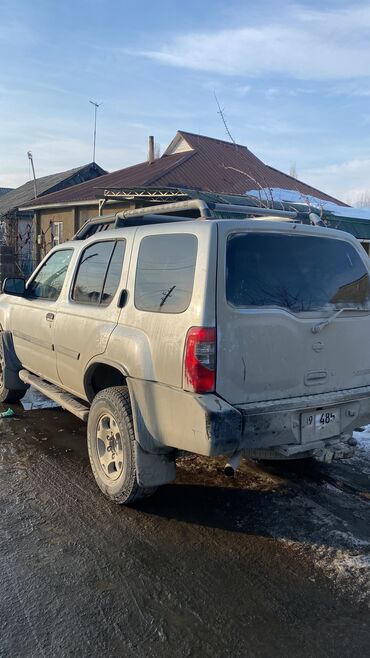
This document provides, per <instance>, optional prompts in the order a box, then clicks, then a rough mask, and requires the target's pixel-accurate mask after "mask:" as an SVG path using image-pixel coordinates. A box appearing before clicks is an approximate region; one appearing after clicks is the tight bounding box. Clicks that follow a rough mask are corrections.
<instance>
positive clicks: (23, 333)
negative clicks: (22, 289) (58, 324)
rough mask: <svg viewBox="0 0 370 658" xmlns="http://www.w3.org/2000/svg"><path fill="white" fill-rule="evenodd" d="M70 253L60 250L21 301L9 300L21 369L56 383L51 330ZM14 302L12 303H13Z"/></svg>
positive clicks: (37, 273)
mask: <svg viewBox="0 0 370 658" xmlns="http://www.w3.org/2000/svg"><path fill="white" fill-rule="evenodd" d="M72 254H73V249H60V250H58V251H55V252H53V253H52V254H51V255H50V256H49V258H48V259H47V260H46V261H45V262H44V263H43V264H42V265H41V267H40V268H39V269H38V270H36V272H35V274H34V276H33V277H32V278H31V279H30V281H29V282H28V284H27V288H26V294H25V296H24V297H14V298H12V305H11V311H10V327H11V331H12V334H13V341H14V348H15V351H16V354H17V356H18V358H19V360H20V361H21V363H22V365H23V367H24V368H26V369H27V370H30V371H31V372H33V373H36V374H38V375H40V376H41V377H43V378H45V379H47V380H49V381H51V382H54V383H58V381H59V379H58V374H57V368H56V356H55V349H54V326H55V318H56V315H57V312H58V304H59V296H60V293H61V291H62V288H63V284H64V281H65V278H66V275H67V271H68V266H69V263H70V260H71V257H72ZM13 300H14V301H13Z"/></svg>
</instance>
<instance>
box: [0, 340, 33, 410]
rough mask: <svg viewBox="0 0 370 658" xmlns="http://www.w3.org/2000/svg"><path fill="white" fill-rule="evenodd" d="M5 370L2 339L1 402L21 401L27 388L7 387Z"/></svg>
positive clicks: (0, 361)
mask: <svg viewBox="0 0 370 658" xmlns="http://www.w3.org/2000/svg"><path fill="white" fill-rule="evenodd" d="M4 371H5V359H4V351H3V345H2V341H0V402H19V400H21V399H22V398H23V396H24V395H25V394H26V391H27V389H14V388H7V387H6V386H5V379H4Z"/></svg>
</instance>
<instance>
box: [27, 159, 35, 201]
mask: <svg viewBox="0 0 370 658" xmlns="http://www.w3.org/2000/svg"><path fill="white" fill-rule="evenodd" d="M27 155H28V159H29V161H30V163H31V167H32V173H33V189H34V192H35V199H36V197H37V185H36V174H35V167H34V166H33V157H32V153H31V151H27Z"/></svg>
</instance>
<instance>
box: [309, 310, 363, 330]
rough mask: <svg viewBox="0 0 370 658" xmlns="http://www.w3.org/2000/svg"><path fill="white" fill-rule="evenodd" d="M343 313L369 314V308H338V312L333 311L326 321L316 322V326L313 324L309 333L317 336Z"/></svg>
mask: <svg viewBox="0 0 370 658" xmlns="http://www.w3.org/2000/svg"><path fill="white" fill-rule="evenodd" d="M344 311H352V312H355V313H370V308H356V307H354V306H344V307H343V308H340V309H339V311H335V313H333V315H330V316H329V317H328V318H326V320H322V322H318V323H317V324H314V326H313V327H311V331H312V333H313V334H318V333H319V332H320V331H322V330H323V329H325V327H327V326H328V324H331V322H333V320H335V318H337V317H338V315H340V314H341V313H343V312H344Z"/></svg>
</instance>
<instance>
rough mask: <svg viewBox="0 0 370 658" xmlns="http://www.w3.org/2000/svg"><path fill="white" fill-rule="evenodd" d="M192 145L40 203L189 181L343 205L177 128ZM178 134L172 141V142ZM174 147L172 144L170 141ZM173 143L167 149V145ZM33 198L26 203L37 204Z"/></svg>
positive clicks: (247, 154) (246, 155) (237, 151)
mask: <svg viewBox="0 0 370 658" xmlns="http://www.w3.org/2000/svg"><path fill="white" fill-rule="evenodd" d="M177 137H182V138H183V139H184V140H185V141H186V142H187V144H188V145H189V150H188V151H182V152H178V153H173V154H167V152H165V153H164V154H163V155H162V157H160V158H158V159H157V160H154V162H152V163H151V164H149V162H142V163H140V164H137V165H134V166H132V167H126V168H125V169H120V170H119V171H115V172H113V173H111V174H106V175H105V176H101V177H99V180H93V181H88V182H86V183H82V184H80V185H75V186H73V187H70V188H68V189H66V190H62V191H60V192H55V193H53V194H48V195H46V196H43V198H42V200H41V199H40V203H38V204H37V206H38V207H40V206H49V205H54V204H58V205H60V204H62V205H63V204H71V203H74V202H76V203H81V202H83V201H91V200H95V199H97V198H98V197H99V196H100V197H101V196H102V190H103V189H107V188H119V187H153V186H155V187H182V188H184V187H186V188H189V189H196V190H204V191H207V192H218V193H223V194H245V193H246V192H248V191H249V190H255V189H260V188H271V187H280V188H283V189H288V190H296V191H298V192H300V193H301V194H303V195H305V194H306V195H307V194H309V195H311V196H316V197H319V198H321V199H323V200H327V201H332V202H333V203H337V204H339V205H346V204H344V203H343V202H342V201H339V200H338V199H335V198H334V197H331V196H329V195H328V194H325V193H324V192H321V191H320V190H317V189H316V188H314V187H311V186H310V185H306V183H303V182H302V181H299V180H297V179H296V178H292V177H291V176H288V175H287V174H284V173H283V172H281V171H279V170H277V169H274V168H273V167H269V166H268V165H265V164H264V163H263V162H262V161H261V160H260V159H259V158H257V157H256V156H255V155H254V154H253V153H252V152H251V151H249V149H248V148H247V147H246V146H242V145H240V144H233V143H231V142H225V141H223V140H220V139H213V138H211V137H204V136H203V135H195V134H193V133H188V132H184V131H179V132H178V133H177ZM173 142H174V140H173V141H172V142H171V144H172V143H173ZM169 148H170V147H169ZM168 150H169V149H167V151H168ZM35 205H36V204H35V202H33V203H32V202H31V203H28V204H25V207H32V206H35Z"/></svg>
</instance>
